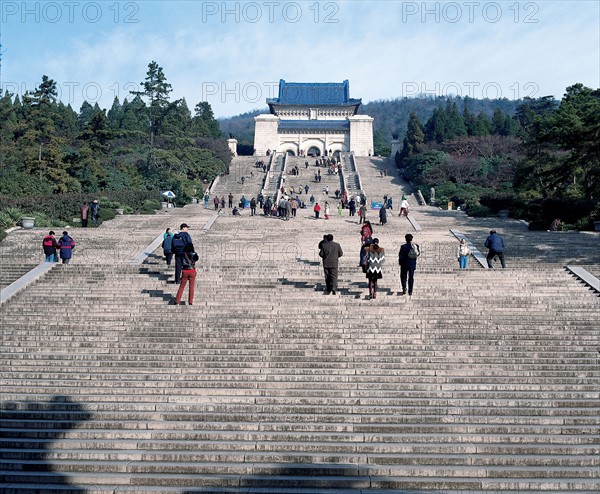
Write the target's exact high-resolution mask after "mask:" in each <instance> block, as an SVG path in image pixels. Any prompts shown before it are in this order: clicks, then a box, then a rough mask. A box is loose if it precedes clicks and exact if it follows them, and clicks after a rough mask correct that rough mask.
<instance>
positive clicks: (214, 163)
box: [0, 62, 231, 227]
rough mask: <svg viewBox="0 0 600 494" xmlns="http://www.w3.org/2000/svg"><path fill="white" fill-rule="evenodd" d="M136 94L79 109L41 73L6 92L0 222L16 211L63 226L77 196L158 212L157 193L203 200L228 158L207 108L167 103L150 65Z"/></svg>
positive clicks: (0, 139) (158, 73)
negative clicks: (33, 84) (20, 90)
mask: <svg viewBox="0 0 600 494" xmlns="http://www.w3.org/2000/svg"><path fill="white" fill-rule="evenodd" d="M141 88H142V90H141V91H139V92H135V93H132V94H131V95H130V98H126V99H125V100H124V101H122V102H121V101H119V99H118V98H115V100H114V102H113V104H112V107H111V108H110V109H109V110H106V109H101V108H100V107H99V106H98V105H97V104H96V105H95V106H92V105H90V104H89V103H87V102H84V103H83V105H82V106H81V108H80V110H79V112H76V111H74V110H73V109H72V108H71V107H70V106H65V105H64V104H63V103H62V102H60V101H58V100H57V87H56V82H55V81H54V80H52V79H50V78H49V77H48V76H45V75H44V76H43V78H42V82H41V83H40V84H39V86H38V87H37V88H36V89H35V91H33V92H32V93H29V92H28V93H26V94H25V95H24V96H23V98H22V100H21V99H20V98H19V97H18V96H14V95H12V94H10V93H5V94H4V95H3V97H2V98H0V121H1V122H2V126H1V127H0V149H1V154H0V223H1V226H3V227H6V226H10V223H11V222H12V223H14V221H15V218H18V217H19V215H20V213H28V214H33V215H34V216H36V219H38V220H39V221H37V224H44V223H48V222H49V223H52V222H53V221H58V222H62V221H71V220H72V217H73V216H77V211H78V205H79V204H81V202H82V201H83V200H85V199H88V200H91V199H94V198H101V199H103V201H101V202H102V203H103V204H104V205H108V206H109V207H123V208H124V209H125V210H126V212H127V211H130V212H133V211H144V210H148V211H153V210H154V208H155V207H159V202H160V200H161V195H160V192H161V191H164V190H172V191H173V192H174V193H175V194H176V195H177V200H178V202H180V203H185V202H189V200H190V199H191V198H192V197H194V196H201V194H202V192H203V188H204V187H205V186H206V184H208V183H209V182H210V181H211V180H213V179H214V177H215V176H217V175H218V174H219V173H222V172H223V171H224V170H225V169H226V168H227V166H228V165H229V162H230V161H231V153H230V151H229V149H228V146H227V142H226V140H225V139H223V137H222V135H221V131H220V129H219V124H218V122H217V121H216V119H215V118H214V116H213V112H212V109H211V107H210V105H209V104H208V103H206V102H200V103H198V104H197V105H196V106H195V108H194V114H193V115H192V113H191V112H190V109H189V108H188V105H187V103H186V101H185V99H180V100H176V101H171V100H170V98H169V93H170V92H171V90H172V89H171V85H170V84H168V83H167V80H166V77H165V75H164V73H163V70H162V68H161V67H159V66H158V64H156V62H151V63H150V64H149V65H148V72H147V74H146V78H145V80H144V81H143V82H142V83H141ZM103 210H104V211H106V210H107V208H103ZM105 214H108V213H105Z"/></svg>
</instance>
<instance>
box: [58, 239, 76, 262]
mask: <svg viewBox="0 0 600 494" xmlns="http://www.w3.org/2000/svg"><path fill="white" fill-rule="evenodd" d="M58 246H59V247H60V258H61V259H62V263H63V264H69V263H70V262H71V258H72V257H73V249H74V248H75V240H73V238H72V237H71V236H70V235H69V233H68V232H66V231H64V232H63V234H62V237H60V238H59V239H58Z"/></svg>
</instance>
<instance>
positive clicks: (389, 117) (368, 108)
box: [219, 96, 522, 154]
mask: <svg viewBox="0 0 600 494" xmlns="http://www.w3.org/2000/svg"><path fill="white" fill-rule="evenodd" d="M447 101H455V102H456V103H457V104H458V107H459V109H460V111H461V112H462V111H463V110H464V107H465V104H466V105H467V106H468V108H469V111H470V112H471V113H475V114H478V113H480V112H484V113H486V114H487V115H489V116H491V115H492V114H493V113H494V110H495V109H496V108H498V107H499V108H500V109H501V110H502V111H503V112H505V113H507V114H509V115H511V116H512V115H514V113H515V110H516V108H517V106H519V105H520V104H521V103H522V100H508V99H506V98H504V99H493V100H490V99H473V98H468V97H465V98H462V97H446V96H424V97H417V98H397V99H392V100H378V101H372V102H370V103H365V104H363V105H361V107H360V108H359V112H358V113H359V114H361V115H370V116H371V117H373V118H374V121H373V126H374V129H373V130H374V132H376V133H378V134H379V139H377V140H380V141H381V142H386V143H389V142H390V141H391V140H392V136H393V135H394V134H397V135H398V136H399V138H400V139H403V138H404V134H405V132H406V124H407V123H408V117H409V115H410V114H411V113H412V112H415V113H416V114H417V115H418V116H419V119H420V120H421V122H422V123H423V124H424V123H425V122H426V121H427V120H428V119H429V117H430V116H431V114H432V113H433V110H435V109H436V108H438V107H440V106H445V105H446V102H447ZM268 112H269V110H268V108H266V107H265V108H264V109H263V110H255V111H252V112H248V113H243V114H241V115H237V116H234V117H229V118H223V119H219V125H220V127H221V131H222V132H223V135H225V136H228V135H229V134H232V135H233V136H234V137H235V138H236V139H237V140H238V145H240V146H244V147H245V146H250V151H251V148H252V146H253V143H254V117H255V116H257V115H259V114H261V113H268ZM242 152H243V148H242V149H240V153H242ZM376 152H377V151H376ZM244 154H245V153H244Z"/></svg>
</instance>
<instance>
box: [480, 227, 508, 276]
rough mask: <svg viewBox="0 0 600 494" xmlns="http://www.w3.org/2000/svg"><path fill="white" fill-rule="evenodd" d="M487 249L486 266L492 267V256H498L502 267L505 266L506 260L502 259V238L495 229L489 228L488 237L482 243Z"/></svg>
mask: <svg viewBox="0 0 600 494" xmlns="http://www.w3.org/2000/svg"><path fill="white" fill-rule="evenodd" d="M484 245H485V246H486V247H487V249H488V255H487V257H486V260H487V265H488V268H490V269H493V267H494V257H496V256H498V259H500V263H501V264H502V268H503V269H504V268H506V262H505V261H504V240H502V237H501V236H500V235H498V234H497V233H496V230H491V231H490V235H489V237H488V238H486V239H485V244H484Z"/></svg>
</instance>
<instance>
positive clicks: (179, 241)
mask: <svg viewBox="0 0 600 494" xmlns="http://www.w3.org/2000/svg"><path fill="white" fill-rule="evenodd" d="M188 229H189V226H188V225H187V224H186V223H182V224H181V225H180V226H179V233H176V234H175V235H174V236H173V253H174V254H175V283H176V284H178V283H179V282H180V281H181V269H182V267H183V257H184V256H183V253H184V252H185V251H186V248H187V249H188V250H191V251H195V249H194V244H193V242H192V237H190V234H189V233H188ZM189 246H191V248H190V247H189Z"/></svg>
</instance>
